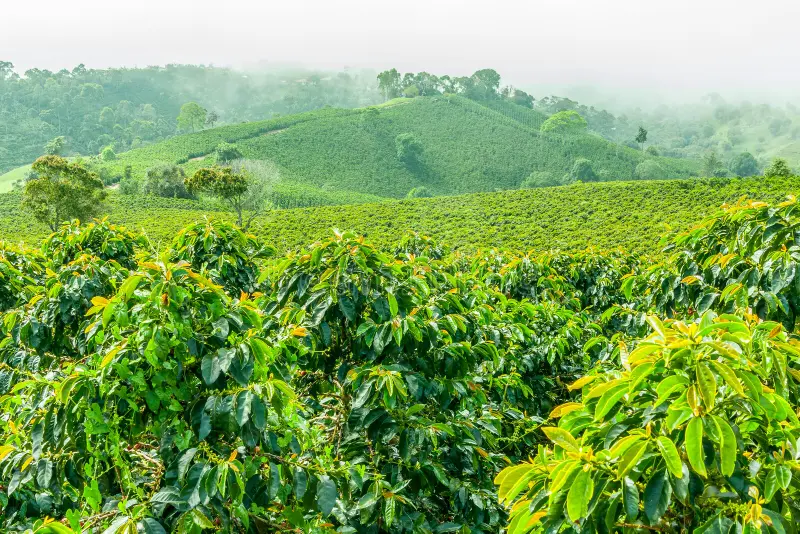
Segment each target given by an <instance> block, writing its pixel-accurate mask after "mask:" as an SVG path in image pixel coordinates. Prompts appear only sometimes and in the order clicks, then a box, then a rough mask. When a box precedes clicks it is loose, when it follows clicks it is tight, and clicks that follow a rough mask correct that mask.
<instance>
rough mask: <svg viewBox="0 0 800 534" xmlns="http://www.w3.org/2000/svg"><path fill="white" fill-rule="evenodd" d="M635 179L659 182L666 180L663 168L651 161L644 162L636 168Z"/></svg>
mask: <svg viewBox="0 0 800 534" xmlns="http://www.w3.org/2000/svg"><path fill="white" fill-rule="evenodd" d="M635 174H636V177H637V178H639V179H640V180H660V179H662V178H667V173H666V171H665V170H664V168H663V167H662V166H661V165H659V164H658V163H657V162H655V161H653V160H646V161H643V162H641V163H640V164H639V165H637V166H636V172H635Z"/></svg>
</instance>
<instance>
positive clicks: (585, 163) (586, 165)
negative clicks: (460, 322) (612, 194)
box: [569, 158, 597, 182]
mask: <svg viewBox="0 0 800 534" xmlns="http://www.w3.org/2000/svg"><path fill="white" fill-rule="evenodd" d="M569 175H570V177H571V178H572V179H573V180H580V181H581V182H596V181H597V175H596V174H595V173H594V169H592V162H591V161H589V160H588V159H586V158H578V159H576V160H575V163H574V164H573V165H572V170H571V171H570V173H569Z"/></svg>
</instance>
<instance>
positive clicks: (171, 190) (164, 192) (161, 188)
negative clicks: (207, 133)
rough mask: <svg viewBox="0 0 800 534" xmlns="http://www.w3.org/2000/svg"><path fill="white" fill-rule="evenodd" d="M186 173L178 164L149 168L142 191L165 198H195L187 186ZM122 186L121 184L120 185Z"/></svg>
mask: <svg viewBox="0 0 800 534" xmlns="http://www.w3.org/2000/svg"><path fill="white" fill-rule="evenodd" d="M185 180H186V174H185V173H184V172H183V169H182V168H181V167H178V166H177V165H159V166H156V167H153V168H150V169H147V174H146V175H145V179H144V183H143V184H142V193H143V194H145V195H155V196H159V197H164V198H194V195H192V193H191V192H190V191H189V190H188V189H187V188H186V184H184V181H185ZM120 187H121V186H120Z"/></svg>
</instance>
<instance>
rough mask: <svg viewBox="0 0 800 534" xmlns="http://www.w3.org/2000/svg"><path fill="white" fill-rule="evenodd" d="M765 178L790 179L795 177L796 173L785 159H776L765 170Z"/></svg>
mask: <svg viewBox="0 0 800 534" xmlns="http://www.w3.org/2000/svg"><path fill="white" fill-rule="evenodd" d="M764 176H767V177H770V178H774V177H781V178H788V177H790V176H794V172H793V171H792V169H791V167H789V163H788V162H787V161H786V160H785V159H783V158H775V159H773V160H772V163H770V164H769V165H768V166H767V168H766V169H764Z"/></svg>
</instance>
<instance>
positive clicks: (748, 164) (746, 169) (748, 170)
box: [730, 152, 759, 176]
mask: <svg viewBox="0 0 800 534" xmlns="http://www.w3.org/2000/svg"><path fill="white" fill-rule="evenodd" d="M730 168H731V171H733V173H734V174H735V175H736V176H756V175H757V174H758V173H759V171H758V162H757V161H756V158H754V157H753V155H752V154H751V153H750V152H742V153H741V154H739V155H738V156H736V157H735V158H733V160H732V161H731V164H730Z"/></svg>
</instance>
